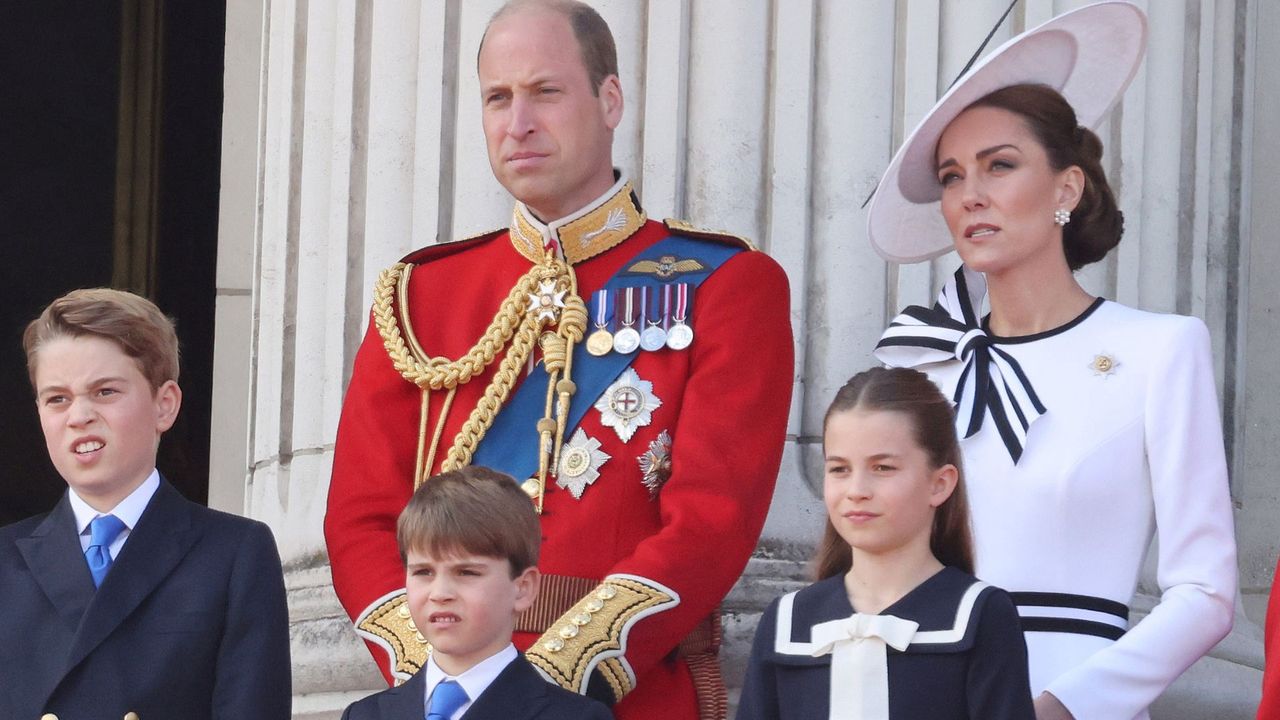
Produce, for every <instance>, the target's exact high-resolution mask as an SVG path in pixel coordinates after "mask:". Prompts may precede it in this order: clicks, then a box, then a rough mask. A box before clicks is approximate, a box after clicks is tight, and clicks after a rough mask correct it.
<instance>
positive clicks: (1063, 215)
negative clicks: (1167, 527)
mask: <svg viewBox="0 0 1280 720" xmlns="http://www.w3.org/2000/svg"><path fill="white" fill-rule="evenodd" d="M1053 222H1054V224H1056V225H1057V226H1058V227H1062V226H1063V225H1066V224H1067V223H1069V222H1071V212H1070V211H1069V210H1066V209H1064V208H1058V209H1057V210H1054V211H1053Z"/></svg>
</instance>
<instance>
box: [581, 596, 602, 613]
mask: <svg viewBox="0 0 1280 720" xmlns="http://www.w3.org/2000/svg"><path fill="white" fill-rule="evenodd" d="M585 607H586V610H587V612H600V611H601V610H603V609H604V601H603V600H601V599H600V598H591V599H590V600H588V601H587V604H586V605H585Z"/></svg>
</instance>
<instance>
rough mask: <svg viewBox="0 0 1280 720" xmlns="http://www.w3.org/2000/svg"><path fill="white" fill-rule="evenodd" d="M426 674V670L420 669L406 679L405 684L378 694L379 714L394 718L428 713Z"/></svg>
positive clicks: (414, 716)
mask: <svg viewBox="0 0 1280 720" xmlns="http://www.w3.org/2000/svg"><path fill="white" fill-rule="evenodd" d="M426 676H427V673H426V671H425V670H423V671H420V672H418V674H416V675H414V676H413V677H411V678H409V679H408V680H406V681H405V683H404V684H403V685H400V686H399V687H394V688H391V689H390V690H388V691H386V692H384V693H382V695H380V696H378V716H379V717H382V718H387V719H388V720H394V719H395V718H418V717H423V716H424V715H426V699H425V695H426V685H427V681H426Z"/></svg>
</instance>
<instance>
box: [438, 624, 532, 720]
mask: <svg viewBox="0 0 1280 720" xmlns="http://www.w3.org/2000/svg"><path fill="white" fill-rule="evenodd" d="M516 657H517V653H516V646H515V645H512V644H511V643H507V646H506V647H504V648H503V649H501V650H499V651H498V652H496V653H494V654H492V655H490V656H489V657H487V658H485V659H484V660H481V661H480V662H478V663H476V664H475V665H472V666H471V667H470V668H469V669H468V670H467V671H466V672H464V673H462V674H461V675H457V676H449V675H447V674H445V671H444V670H441V669H440V666H439V665H437V664H436V659H435V657H434V656H428V657H427V667H426V673H427V687H426V691H425V694H424V695H423V697H422V710H423V714H424V715H425V714H426V711H427V710H428V709H429V708H430V707H431V693H433V692H435V689H436V686H437V685H439V684H440V683H442V682H444V681H445V680H453V681H455V682H457V683H458V684H459V685H461V686H462V689H463V690H465V691H466V692H467V701H466V702H465V703H463V704H462V705H461V706H460V707H459V708H458V709H457V711H456V712H454V713H453V717H451V718H450V719H449V720H458V718H460V717H462V714H463V713H465V712H466V711H467V709H468V708H470V707H471V705H472V703H474V702H475V701H476V698H479V697H480V693H482V692H484V691H485V690H486V689H487V688H488V687H489V686H490V685H492V684H493V681H494V680H497V679H498V675H500V674H502V671H503V670H505V669H506V667H507V666H508V665H510V664H511V661H512V660H515V659H516Z"/></svg>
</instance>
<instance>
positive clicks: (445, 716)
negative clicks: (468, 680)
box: [427, 680, 470, 720]
mask: <svg viewBox="0 0 1280 720" xmlns="http://www.w3.org/2000/svg"><path fill="white" fill-rule="evenodd" d="M469 699H470V698H468V697H467V691H466V690H463V689H462V686H461V685H459V684H458V683H456V682H454V681H453V680H445V681H444V682H442V683H440V684H439V685H436V689H435V692H433V693H431V707H429V708H427V720H449V718H451V717H453V714H454V713H455V712H457V711H458V708H460V707H462V705H463V703H465V702H466V701H467V700H469Z"/></svg>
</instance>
